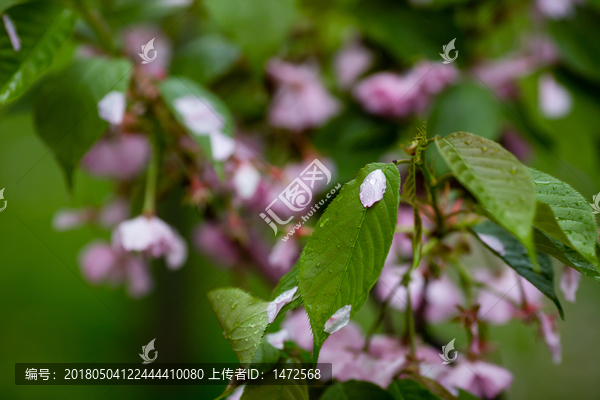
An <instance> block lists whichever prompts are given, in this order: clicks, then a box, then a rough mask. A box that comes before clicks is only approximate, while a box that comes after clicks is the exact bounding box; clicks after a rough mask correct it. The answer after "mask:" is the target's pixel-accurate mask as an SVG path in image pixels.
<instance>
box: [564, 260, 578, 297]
mask: <svg viewBox="0 0 600 400" xmlns="http://www.w3.org/2000/svg"><path fill="white" fill-rule="evenodd" d="M580 280H581V273H580V272H579V271H577V270H576V269H575V268H571V267H568V266H566V265H565V267H564V268H563V272H562V276H561V278H560V290H562V292H563V294H564V295H565V299H566V300H567V301H570V302H571V303H575V293H577V289H578V288H579V281H580Z"/></svg>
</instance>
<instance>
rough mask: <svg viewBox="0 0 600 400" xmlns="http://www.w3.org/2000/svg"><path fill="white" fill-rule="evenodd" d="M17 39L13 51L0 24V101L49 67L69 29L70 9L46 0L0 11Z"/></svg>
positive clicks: (18, 92)
mask: <svg viewBox="0 0 600 400" xmlns="http://www.w3.org/2000/svg"><path fill="white" fill-rule="evenodd" d="M3 14H6V15H7V16H9V17H10V19H11V20H12V22H13V24H14V26H15V29H16V31H17V35H18V37H19V40H20V42H21V48H20V50H19V51H15V50H14V48H13V46H12V44H11V41H10V39H9V36H8V33H7V30H6V29H5V28H6V27H5V26H4V24H1V26H0V104H4V103H8V102H9V101H12V100H14V99H16V98H17V97H19V96H21V95H22V94H23V93H24V92H25V90H26V89H27V88H28V87H29V86H31V84H32V83H33V82H35V80H36V79H37V78H38V77H39V76H40V75H41V74H42V73H43V72H44V71H45V70H46V68H48V66H50V63H51V62H52V59H53V58H54V55H55V54H56V52H57V51H58V49H59V48H60V46H61V45H62V44H63V42H64V41H65V40H67V38H68V37H69V36H71V33H72V32H73V25H74V24H75V14H74V12H73V11H72V10H70V9H68V8H64V7H62V6H61V5H59V4H56V3H53V2H48V1H36V2H31V3H25V4H19V5H16V6H14V7H11V8H9V9H8V10H6V11H4V12H3Z"/></svg>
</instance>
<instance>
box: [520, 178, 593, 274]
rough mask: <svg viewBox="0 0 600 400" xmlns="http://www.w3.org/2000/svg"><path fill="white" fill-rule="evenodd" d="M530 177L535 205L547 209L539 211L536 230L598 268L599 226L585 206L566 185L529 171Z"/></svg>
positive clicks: (574, 191) (576, 193)
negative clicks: (539, 203) (534, 195)
mask: <svg viewBox="0 0 600 400" xmlns="http://www.w3.org/2000/svg"><path fill="white" fill-rule="evenodd" d="M529 173H530V174H531V176H532V178H533V183H534V184H535V191H536V197H537V199H538V201H539V202H542V203H544V204H547V205H548V206H549V207H548V208H549V209H546V208H543V207H542V209H541V210H540V212H539V213H540V218H536V219H535V221H534V225H535V227H536V228H538V229H539V230H541V231H542V232H544V233H546V234H547V235H549V236H550V237H552V238H554V239H556V240H558V241H559V242H561V243H562V244H564V245H566V246H569V247H571V248H572V249H574V250H576V251H578V252H579V253H580V254H581V255H582V256H583V257H584V258H585V259H586V260H588V261H589V262H591V263H594V264H596V265H598V263H599V262H598V258H597V257H596V243H597V236H598V226H597V225H596V220H595V218H594V214H593V212H592V208H591V207H590V205H589V204H588V202H587V201H586V200H585V198H584V197H583V196H582V195H580V194H579V193H578V192H577V191H576V190H575V189H573V188H572V187H571V186H569V185H568V184H566V183H565V182H562V181H560V180H558V179H556V178H554V177H552V176H550V175H548V174H545V173H543V172H540V171H537V170H535V169H533V168H529Z"/></svg>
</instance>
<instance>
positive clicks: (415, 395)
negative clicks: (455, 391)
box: [387, 379, 440, 400]
mask: <svg viewBox="0 0 600 400" xmlns="http://www.w3.org/2000/svg"><path fill="white" fill-rule="evenodd" d="M387 391H388V393H389V394H391V395H392V397H393V398H394V400H440V398H439V397H438V396H436V395H435V394H433V393H431V392H430V391H429V390H427V388H425V386H423V385H421V384H420V383H419V382H417V381H415V380H413V379H402V380H399V379H395V380H394V381H393V382H392V383H390V386H388V388H387Z"/></svg>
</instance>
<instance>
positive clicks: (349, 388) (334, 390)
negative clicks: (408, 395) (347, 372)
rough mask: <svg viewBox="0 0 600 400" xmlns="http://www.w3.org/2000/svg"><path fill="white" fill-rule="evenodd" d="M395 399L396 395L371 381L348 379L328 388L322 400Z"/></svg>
mask: <svg viewBox="0 0 600 400" xmlns="http://www.w3.org/2000/svg"><path fill="white" fill-rule="evenodd" d="M365 399H369V400H394V397H392V395H390V394H389V393H387V392H386V391H385V390H383V389H382V388H380V387H379V386H377V385H375V384H374V383H371V382H363V381H348V382H343V383H336V384H334V385H331V386H329V387H328V388H327V390H326V391H325V393H323V395H322V396H321V399H320V400H365Z"/></svg>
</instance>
